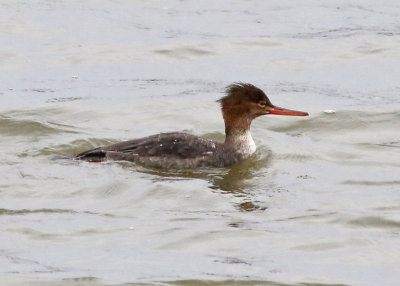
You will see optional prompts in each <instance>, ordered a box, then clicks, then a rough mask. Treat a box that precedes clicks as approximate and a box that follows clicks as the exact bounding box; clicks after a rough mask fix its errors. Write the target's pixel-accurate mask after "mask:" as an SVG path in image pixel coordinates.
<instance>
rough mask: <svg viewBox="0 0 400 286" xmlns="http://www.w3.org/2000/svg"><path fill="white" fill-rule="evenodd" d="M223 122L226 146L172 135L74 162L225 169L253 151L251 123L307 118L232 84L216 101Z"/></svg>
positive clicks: (93, 152) (256, 90)
mask: <svg viewBox="0 0 400 286" xmlns="http://www.w3.org/2000/svg"><path fill="white" fill-rule="evenodd" d="M218 102H219V103H220V104H221V110H222V115H223V118H224V121H225V134H226V137H225V142H223V143H220V142H215V141H212V140H209V139H205V138H202V137H199V136H195V135H191V134H187V133H180V132H172V133H161V134H158V135H153V136H149V137H144V138H140V139H134V140H130V141H125V142H121V143H117V144H114V145H111V146H108V147H98V148H95V149H92V150H88V151H85V152H83V153H80V154H78V155H77V156H76V157H75V158H76V159H79V160H86V161H89V162H101V161H105V160H115V161H120V160H122V161H133V162H135V163H138V164H140V165H143V166H146V167H153V168H163V169H191V168H197V167H225V166H230V165H233V164H235V163H237V162H239V161H241V160H243V159H245V158H248V157H249V156H250V155H251V154H253V153H254V152H255V150H256V145H255V144H254V141H253V138H252V137H251V134H250V125H251V122H252V121H253V119H255V118H256V117H258V116H261V115H266V114H279V115H292V116H307V115H308V113H307V112H303V111H295V110H289V109H284V108H280V107H277V106H274V105H273V104H272V103H271V101H270V100H269V99H268V97H267V96H266V95H265V93H264V92H263V91H262V90H261V89H259V88H257V87H255V86H254V85H252V84H248V83H234V84H231V85H229V86H228V87H227V88H226V95H225V96H224V97H222V98H221V99H219V100H218Z"/></svg>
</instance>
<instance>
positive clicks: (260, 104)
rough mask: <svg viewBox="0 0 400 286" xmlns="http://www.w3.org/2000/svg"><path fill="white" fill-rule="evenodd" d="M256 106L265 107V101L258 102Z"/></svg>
mask: <svg viewBox="0 0 400 286" xmlns="http://www.w3.org/2000/svg"><path fill="white" fill-rule="evenodd" d="M258 105H259V106H261V107H265V106H266V105H267V103H266V102H265V101H259V102H258Z"/></svg>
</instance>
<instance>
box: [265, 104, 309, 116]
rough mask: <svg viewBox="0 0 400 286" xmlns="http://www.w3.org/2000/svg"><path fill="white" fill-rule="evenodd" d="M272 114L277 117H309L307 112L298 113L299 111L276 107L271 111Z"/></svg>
mask: <svg viewBox="0 0 400 286" xmlns="http://www.w3.org/2000/svg"><path fill="white" fill-rule="evenodd" d="M269 113H270V114H276V115H291V116H308V113H307V112H303V111H297V110H290V109H285V108H281V107H277V106H274V108H273V109H271V110H269Z"/></svg>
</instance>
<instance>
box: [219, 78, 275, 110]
mask: <svg viewBox="0 0 400 286" xmlns="http://www.w3.org/2000/svg"><path fill="white" fill-rule="evenodd" d="M225 92H226V95H225V96H224V97H222V98H220V99H219V100H217V101H218V102H219V103H220V104H221V106H235V105H239V104H241V103H242V102H248V101H250V102H254V103H258V102H260V101H264V102H266V104H267V105H271V102H270V101H269V99H268V97H267V96H266V95H265V93H264V92H263V91H262V90H261V89H259V88H258V87H255V86H254V85H252V84H249V83H241V82H239V83H234V84H231V85H228V86H227V87H226V90H225Z"/></svg>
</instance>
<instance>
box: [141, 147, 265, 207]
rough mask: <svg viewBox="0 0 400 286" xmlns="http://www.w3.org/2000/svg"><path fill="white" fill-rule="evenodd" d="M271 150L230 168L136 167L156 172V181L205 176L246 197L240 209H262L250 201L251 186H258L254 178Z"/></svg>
mask: <svg viewBox="0 0 400 286" xmlns="http://www.w3.org/2000/svg"><path fill="white" fill-rule="evenodd" d="M270 157H271V151H270V150H268V149H266V150H265V149H264V150H262V151H258V152H256V154H254V155H253V156H251V157H250V158H248V159H245V160H243V161H242V162H239V163H237V164H235V165H234V166H232V167H230V168H200V169H196V170H162V169H148V168H144V167H137V169H136V170H137V171H139V172H142V173H146V174H151V175H156V177H154V178H153V180H154V181H165V180H190V179H203V180H207V181H208V182H209V183H210V188H211V189H213V190H217V191H223V192H227V193H229V194H233V195H234V196H236V197H242V198H243V200H242V202H241V203H239V204H238V207H239V208H240V210H241V211H255V210H263V209H265V208H263V207H260V206H258V205H256V204H255V203H254V202H252V201H251V197H252V196H251V190H252V189H254V188H255V182H254V180H253V179H254V178H255V177H256V176H257V175H260V172H261V171H263V172H265V170H266V168H267V167H268V166H269V164H270V162H271V160H270Z"/></svg>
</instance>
